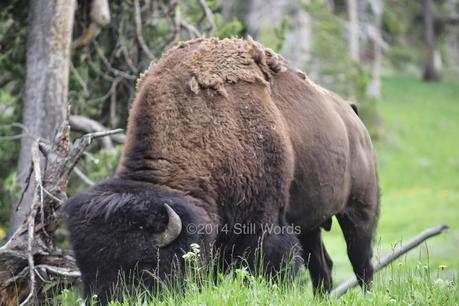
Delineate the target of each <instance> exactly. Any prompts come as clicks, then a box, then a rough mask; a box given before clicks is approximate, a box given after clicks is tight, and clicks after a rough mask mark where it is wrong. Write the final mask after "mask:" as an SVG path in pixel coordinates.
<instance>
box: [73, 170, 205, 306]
mask: <svg viewBox="0 0 459 306" xmlns="http://www.w3.org/2000/svg"><path fill="white" fill-rule="evenodd" d="M64 207H65V208H64V213H65V220H66V224H67V228H68V230H69V232H70V241H71V244H72V246H73V249H74V251H75V257H76V260H77V264H78V267H79V268H80V271H81V275H82V279H83V283H84V295H85V297H88V296H89V295H90V294H97V295H98V296H99V298H100V299H101V300H102V301H107V299H108V298H110V296H112V295H113V294H114V292H116V290H117V287H118V282H119V281H120V279H121V280H122V281H123V283H125V282H127V283H128V284H130V283H131V280H132V281H134V280H135V281H136V282H141V284H142V285H144V286H146V287H148V288H152V287H154V286H155V281H154V280H155V279H157V278H158V277H159V278H161V279H164V278H167V277H168V276H169V275H171V274H175V275H177V274H180V273H181V272H182V271H183V258H182V255H183V254H185V253H186V252H188V250H189V248H190V245H191V244H192V243H199V242H200V241H201V239H202V237H200V236H199V235H198V234H197V233H187V232H186V231H185V230H183V229H184V228H185V227H186V226H187V224H191V223H194V224H199V223H202V218H201V217H202V212H201V211H197V208H196V207H195V206H194V205H189V203H187V200H186V198H185V197H183V196H180V195H178V194H174V193H171V192H167V191H162V190H160V189H159V187H154V186H152V185H149V184H145V183H139V182H134V181H128V180H121V179H111V180H108V181H106V182H104V183H101V184H98V185H96V186H95V187H93V188H91V189H89V190H88V191H85V192H82V193H79V194H77V195H76V196H74V197H72V198H71V199H69V200H68V201H67V203H66V204H65V206H64ZM160 262H161V263H160ZM134 274H135V275H134ZM136 284H137V283H136Z"/></svg>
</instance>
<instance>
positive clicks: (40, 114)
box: [8, 0, 75, 237]
mask: <svg viewBox="0 0 459 306" xmlns="http://www.w3.org/2000/svg"><path fill="white" fill-rule="evenodd" d="M74 11H75V0H55V1H49V0H34V1H30V2H29V19H28V38H27V74H26V82H25V96H24V109H23V114H22V122H23V124H24V127H25V129H26V131H25V132H26V133H27V134H28V137H23V138H22V140H21V150H20V153H19V164H18V171H17V173H18V180H19V184H20V186H21V187H22V188H24V186H25V180H26V177H27V174H28V170H29V167H30V160H31V150H30V149H31V146H32V142H33V141H34V138H36V137H41V138H45V139H50V138H52V137H53V135H54V134H55V132H56V129H57V128H58V126H59V124H60V123H61V122H62V121H63V120H64V117H65V114H66V111H67V93H68V78H69V62H70V44H71V36H72V27H73V19H74ZM31 188H33V186H31ZM29 195H30V194H29ZM31 200H32V199H31V198H29V199H24V201H23V203H24V204H22V205H20V206H19V207H18V208H17V209H16V205H15V207H13V209H12V213H11V217H10V227H9V230H8V237H11V236H12V235H13V233H14V232H15V231H16V229H17V228H18V227H19V226H20V225H21V223H22V222H23V221H24V219H25V217H26V215H27V213H28V212H29V210H30V203H32V201H31Z"/></svg>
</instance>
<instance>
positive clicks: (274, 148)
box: [66, 39, 379, 295]
mask: <svg viewBox="0 0 459 306" xmlns="http://www.w3.org/2000/svg"><path fill="white" fill-rule="evenodd" d="M137 86H138V93H137V96H136V98H135V101H134V103H133V105H132V109H131V111H130V115H129V122H128V137H127V142H126V145H125V147H124V150H123V154H122V158H121V161H120V163H119V166H118V169H117V172H116V178H115V179H112V180H109V181H107V182H105V183H102V184H101V185H99V186H97V187H95V188H93V189H91V190H89V191H87V192H85V193H83V194H82V195H77V196H76V197H74V198H72V199H71V200H70V201H69V203H68V204H67V208H66V211H67V224H68V228H69V230H70V234H71V241H72V244H73V246H74V249H75V254H76V258H77V262H78V264H79V266H80V269H81V270H82V275H83V281H84V283H85V294H86V295H87V294H89V292H90V291H91V290H93V291H94V292H96V293H97V294H99V295H107V294H108V293H107V291H108V289H107V288H109V287H110V285H111V283H113V282H114V279H115V275H116V273H117V272H119V271H129V270H130V269H133V268H134V266H137V267H139V266H140V267H142V269H152V270H153V269H156V270H161V273H162V275H167V273H168V272H171V267H169V266H170V262H171V261H173V258H176V259H177V263H178V266H181V265H183V262H182V261H183V259H182V257H181V256H182V255H183V253H184V252H186V251H188V250H189V249H190V247H189V244H190V243H192V242H197V243H200V244H201V245H202V246H204V248H205V249H211V248H213V249H218V250H220V251H221V255H222V258H223V263H229V262H232V261H233V260H234V259H235V258H241V257H244V258H245V261H246V262H247V263H248V264H249V266H251V267H253V265H254V262H255V261H256V257H257V256H256V254H257V250H260V252H259V253H263V263H264V268H265V270H266V271H267V272H268V273H269V274H272V273H273V272H277V271H279V270H280V269H281V268H282V266H283V265H284V264H285V263H286V259H287V258H291V257H292V256H295V245H296V244H297V243H298V242H299V244H300V245H301V247H302V250H303V258H304V262H305V264H306V265H307V267H308V268H309V271H310V275H311V278H312V282H313V286H314V289H315V291H329V290H330V289H331V286H332V280H331V268H332V261H331V259H330V257H329V255H328V253H327V251H326V250H325V247H324V245H323V242H322V239H321V236H320V231H321V227H323V228H326V229H329V228H330V226H331V218H332V216H336V217H337V219H338V222H339V224H340V226H341V228H342V230H343V233H344V236H345V239H346V242H347V246H348V254H349V258H350V261H351V263H352V265H353V268H354V271H355V273H356V275H357V277H358V279H359V281H360V282H361V285H369V283H370V282H371V280H372V276H373V271H372V268H371V264H370V259H371V257H372V249H371V241H372V237H373V233H374V228H375V223H376V219H377V215H378V206H379V204H378V185H377V177H376V167H375V158H374V154H373V149H372V145H371V141H370V138H369V136H368V133H367V131H366V129H365V127H364V125H363V124H362V122H361V121H360V119H359V118H358V116H357V115H356V112H355V111H354V110H353V108H352V107H351V105H350V104H348V103H347V102H345V101H343V100H342V99H341V98H340V97H338V96H337V95H335V94H333V93H331V92H329V91H327V90H325V89H323V88H321V87H320V86H318V85H316V84H314V83H313V82H312V81H310V80H309V79H308V78H307V77H306V76H305V75H304V74H302V73H300V72H297V71H294V70H292V69H290V68H288V67H287V65H286V61H285V60H284V59H283V58H282V57H281V56H279V55H277V54H275V53H274V52H273V51H271V50H270V49H266V48H264V47H263V46H262V45H260V44H259V43H257V42H254V41H252V40H241V39H224V40H217V39H197V40H193V41H189V42H185V43H181V44H179V45H178V46H177V47H175V48H173V49H172V50H170V51H169V52H167V53H166V54H165V55H164V56H163V57H162V58H161V59H160V60H159V62H158V63H156V64H152V65H151V66H150V67H149V69H147V71H146V72H145V73H144V74H143V75H142V76H141V77H140V79H139V81H138V84H137ZM163 203H169V204H168V205H169V206H170V207H172V209H173V210H174V211H175V212H176V213H177V214H178V216H179V217H180V219H181V222H182V224H183V229H182V230H181V232H180V235H179V236H178V237H177V239H176V240H175V241H173V242H172V243H171V244H169V245H168V246H165V247H158V246H157V245H155V240H154V239H152V238H151V239H150V238H148V237H150V236H149V235H151V236H152V237H153V236H154V235H155V233H156V234H157V233H158V232H161V231H162V230H164V228H165V227H166V226H167V224H168V222H169V221H168V217H167V214H165V209H164V205H163ZM117 207H120V208H117ZM123 207H125V208H123ZM120 212H122V213H120ZM88 218H89V220H92V221H87V220H88ZM169 218H172V217H169ZM87 223H88V224H91V225H88V224H87ZM131 223H132V224H135V225H132V224H131ZM144 223H145V224H144ZM169 223H170V222H169ZM113 224H116V226H114V225H113ZM139 224H140V225H139ZM190 224H194V225H200V224H201V225H202V224H205V225H210V227H207V228H206V230H205V231H202V232H201V233H196V232H195V233H191V232H190V231H189V225H190ZM241 224H243V225H250V226H254V229H253V230H252V231H251V232H250V233H245V234H237V233H236V232H235V231H233V230H232V229H234V228H236V226H238V225H241ZM267 224H269V225H276V226H283V227H285V226H287V225H292V226H296V227H297V228H299V229H300V230H299V231H298V232H297V233H291V232H282V233H281V234H274V233H271V232H266V231H263V225H267ZM208 228H211V229H212V230H211V231H208V230H207V229H208ZM296 234H298V235H296ZM102 249H104V250H105V251H100V252H101V253H100V254H103V255H102V257H101V256H100V254H99V255H96V254H97V251H98V250H102ZM109 250H110V251H109ZM123 252H126V254H129V257H130V258H129V260H127V259H126V258H124V257H123ZM126 256H128V255H126ZM102 260H103V263H102V262H101V261H102ZM158 262H159V263H158ZM164 262H168V264H166V265H164V264H163V263H164ZM295 262H297V261H295ZM96 271H98V273H99V274H97V273H96ZM96 274H97V275H99V276H97V275H96ZM101 274H104V275H107V276H106V277H102V276H101ZM147 283H148V281H147Z"/></svg>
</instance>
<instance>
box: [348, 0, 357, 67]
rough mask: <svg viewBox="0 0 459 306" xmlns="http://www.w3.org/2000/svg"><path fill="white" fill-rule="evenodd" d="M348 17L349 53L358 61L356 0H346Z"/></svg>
mask: <svg viewBox="0 0 459 306" xmlns="http://www.w3.org/2000/svg"><path fill="white" fill-rule="evenodd" d="M347 13H348V18H349V55H350V57H351V59H353V60H354V61H356V62H359V61H360V47H359V4H358V0H347Z"/></svg>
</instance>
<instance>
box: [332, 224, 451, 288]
mask: <svg viewBox="0 0 459 306" xmlns="http://www.w3.org/2000/svg"><path fill="white" fill-rule="evenodd" d="M448 228H449V227H448V225H439V226H436V227H433V228H429V229H427V230H425V231H423V232H421V233H420V234H418V235H417V236H415V237H413V238H412V239H411V240H409V241H408V242H407V243H405V244H403V245H400V246H399V247H398V248H397V249H395V250H394V251H392V253H390V254H389V255H387V256H385V257H383V258H381V259H380V260H379V261H378V262H377V263H373V269H374V271H375V272H377V271H379V270H381V269H383V268H384V267H386V266H387V265H388V264H390V263H391V262H393V261H394V260H396V259H397V258H399V257H400V256H402V255H403V254H406V253H408V252H409V251H411V250H413V249H414V248H415V247H417V246H418V245H420V244H421V243H423V242H424V241H426V240H427V239H429V238H431V237H433V236H436V235H439V234H441V233H443V232H444V231H446V230H447V229H448ZM358 284H359V283H358V281H357V278H356V277H355V276H354V277H352V278H350V279H348V280H347V281H345V282H344V283H342V284H341V285H339V286H338V287H336V288H335V289H333V290H332V292H331V295H332V296H336V297H340V296H342V295H344V294H345V293H346V292H347V291H348V290H349V289H352V288H354V287H356V286H357V285H358Z"/></svg>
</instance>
